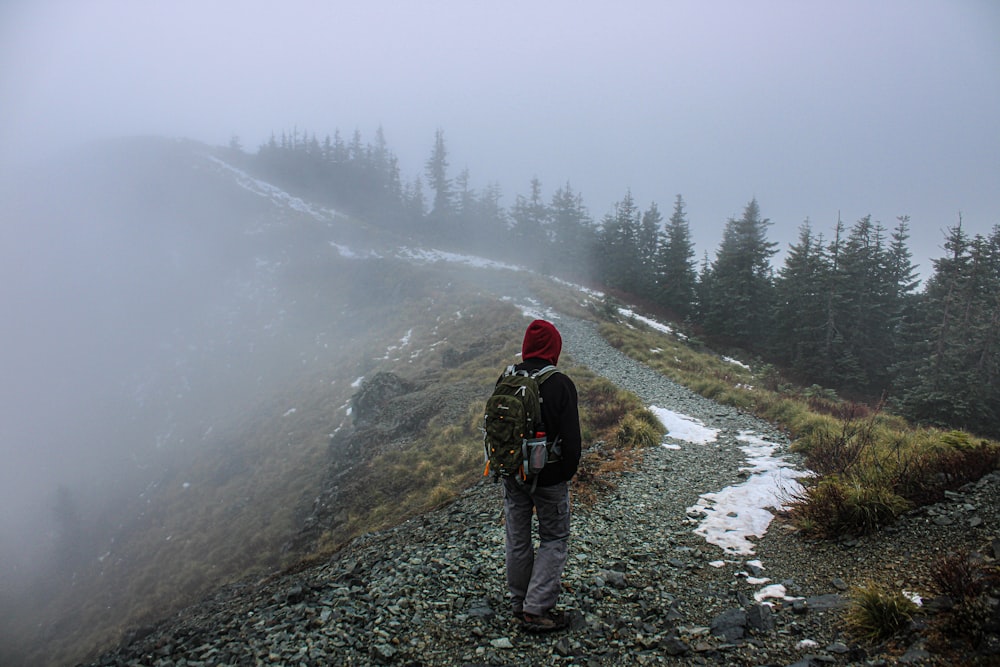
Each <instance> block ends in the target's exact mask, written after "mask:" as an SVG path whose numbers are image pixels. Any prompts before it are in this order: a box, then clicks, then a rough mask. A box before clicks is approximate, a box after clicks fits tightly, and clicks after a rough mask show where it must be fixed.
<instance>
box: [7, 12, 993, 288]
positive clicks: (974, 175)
mask: <svg viewBox="0 0 1000 667" xmlns="http://www.w3.org/2000/svg"><path fill="white" fill-rule="evenodd" d="M0 109H2V111H0V116H2V122H0V155H3V156H4V158H6V159H8V160H10V159H12V158H13V157H16V156H20V155H23V154H24V153H25V151H38V150H45V151H48V150H49V149H51V148H52V147H53V146H56V145H58V144H62V143H65V142H69V141H72V140H79V139H88V138H91V137H100V136H113V135H120V134H126V135H131V134H164V135H168V136H183V137H190V138H194V139H199V140H202V141H205V142H208V143H210V144H225V143H227V142H228V141H229V139H230V137H231V136H232V135H234V134H235V135H238V136H239V137H240V138H241V140H242V142H243V144H244V146H245V147H246V148H248V149H251V150H256V148H257V146H259V145H260V144H261V143H263V142H264V141H265V140H266V139H267V137H268V136H269V135H270V133H271V132H276V133H280V132H281V131H282V130H284V129H289V130H290V129H291V128H293V127H294V126H297V127H298V128H299V129H306V130H309V131H310V132H315V133H316V134H318V135H319V137H320V138H322V137H323V136H324V135H325V134H327V133H331V134H332V132H333V130H334V129H336V128H339V129H340V130H341V132H342V133H343V134H344V135H345V136H349V135H350V134H351V133H352V132H353V131H354V130H355V129H359V130H360V131H361V132H362V135H363V137H364V138H365V140H371V139H373V137H374V132H375V129H376V128H377V127H378V126H379V125H381V126H382V127H383V129H384V131H385V134H386V137H387V139H388V142H389V144H390V147H391V148H392V149H393V150H394V151H395V153H396V154H397V156H398V157H399V158H400V163H401V164H400V166H401V168H402V172H403V178H404V180H411V179H412V178H413V177H415V176H416V175H418V174H420V173H421V172H422V168H423V164H424V162H425V160H426V159H427V157H428V156H429V154H430V150H431V147H432V145H433V139H434V132H435V130H436V129H438V128H440V129H442V130H444V133H445V139H446V142H447V146H448V149H449V151H450V158H451V171H452V175H455V174H457V172H458V171H459V170H460V169H462V168H463V167H468V169H469V170H470V173H471V176H472V184H473V186H474V187H476V188H481V187H482V186H484V185H486V184H487V183H488V182H497V183H499V184H500V186H501V188H502V190H503V192H504V193H505V195H507V201H506V203H508V204H509V203H510V200H511V199H512V198H513V195H515V194H518V193H527V192H528V182H529V180H530V179H531V177H532V176H538V178H539V179H540V180H541V182H542V186H543V194H544V196H545V197H546V198H548V197H550V196H551V194H552V192H553V191H554V190H555V189H556V188H557V187H559V186H560V185H562V184H564V183H565V182H567V181H569V182H570V183H571V184H572V186H573V187H574V189H575V190H577V191H579V192H581V193H582V194H583V197H584V201H585V203H586V204H587V206H588V208H589V209H590V212H591V214H592V215H593V216H594V218H595V219H600V218H601V217H602V216H603V215H604V214H606V213H607V212H609V211H610V210H612V208H613V204H614V203H615V202H616V201H618V200H620V199H621V198H622V197H623V195H624V193H625V191H626V189H628V188H631V191H632V193H633V195H634V197H635V199H636V201H637V203H638V204H639V206H640V207H641V208H643V209H644V208H646V207H647V206H648V205H649V203H650V202H651V201H656V202H657V203H658V204H659V206H660V209H661V210H662V211H664V212H665V214H666V215H669V212H670V210H671V207H672V203H673V199H674V196H675V195H676V194H682V195H683V196H684V198H685V200H686V201H687V207H688V214H689V221H690V222H691V224H692V227H693V229H694V232H695V243H696V250H697V252H698V255H699V257H700V256H701V254H702V253H704V252H706V251H707V252H708V253H709V254H710V255H711V256H714V253H715V250H716V249H717V246H718V243H719V240H720V238H721V230H722V227H723V225H724V223H725V221H726V219H727V218H729V217H738V216H739V215H740V214H741V212H742V209H743V206H744V205H745V204H746V203H747V201H749V200H750V198H751V197H754V196H756V197H757V199H758V201H759V203H760V207H761V211H762V215H763V216H764V217H767V218H770V220H771V221H772V223H773V227H772V230H771V238H772V240H778V241H781V242H782V244H783V246H784V245H785V244H787V242H788V241H789V240H794V238H795V237H796V235H797V230H798V227H799V225H800V224H801V223H802V221H803V220H804V219H806V218H807V217H808V218H810V219H811V220H812V222H813V226H814V229H815V230H816V231H819V232H824V233H825V234H827V235H829V232H830V230H831V229H832V226H833V224H834V222H835V221H836V219H837V216H838V212H839V213H840V215H841V216H842V218H843V219H844V220H845V222H847V223H848V224H851V223H853V222H854V221H856V220H857V219H858V218H860V217H861V216H863V215H866V214H871V215H872V216H873V218H874V219H875V220H880V221H881V222H882V223H883V224H884V225H885V226H887V227H892V226H893V225H894V224H895V219H896V216H898V215H903V214H906V215H909V216H911V220H912V223H911V224H912V228H913V232H912V235H913V238H912V240H911V248H912V249H913V250H914V255H915V260H916V261H917V262H918V263H920V264H922V265H923V266H922V270H925V271H926V270H927V269H928V266H927V264H928V263H927V261H926V258H927V257H929V256H935V257H936V256H939V254H940V250H939V248H940V246H941V243H942V240H943V234H942V230H944V229H945V228H947V227H950V226H953V225H954V224H956V223H957V221H958V215H959V212H961V213H962V215H963V218H964V225H965V227H966V228H967V229H969V230H970V231H972V232H983V233H986V232H988V231H989V230H990V229H991V228H992V226H993V225H995V224H998V223H1000V127H998V119H1000V2H995V1H994V0H967V1H963V0H939V1H933V2H932V1H923V0H878V1H872V2H868V1H866V2H855V1H844V0H838V1H836V2H818V1H794V2H793V1H788V2H763V1H762V2H726V1H718V2H701V1H698V2H671V1H667V0H646V1H643V2H639V1H630V0H615V1H614V2H610V1H608V2H596V1H588V0H576V1H572V2H546V1H539V0H535V1H532V2H521V1H511V0H504V1H503V2H485V1H484V2H477V1H474V0H463V1H435V2H423V1H420V2H418V1H403V0H400V1H398V2H388V1H387V0H365V1H364V2H359V1H357V0H351V1H349V2H341V1H326V2H321V1H319V0H316V1H315V2H307V1H304V0H289V1H283V2H270V3H265V2H258V1H254V0H246V1H242V2H230V1H227V0H220V1H210V2H204V1H203V0H197V1H189V0H171V1H169V2H167V1H165V0H164V1H162V2H152V1H148V2H135V1H134V0H121V1H111V0H87V1H80V2H71V1H69V0H67V1H65V2H56V1H53V0H7V1H6V2H4V3H3V4H2V6H0Z"/></svg>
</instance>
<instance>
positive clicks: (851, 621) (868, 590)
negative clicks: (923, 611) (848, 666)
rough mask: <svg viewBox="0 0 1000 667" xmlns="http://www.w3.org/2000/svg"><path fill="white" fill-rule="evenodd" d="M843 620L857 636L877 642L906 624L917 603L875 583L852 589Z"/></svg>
mask: <svg viewBox="0 0 1000 667" xmlns="http://www.w3.org/2000/svg"><path fill="white" fill-rule="evenodd" d="M850 599H851V602H850V606H849V607H848V610H847V615H846V617H845V620H846V622H847V627H848V630H849V631H850V632H851V634H853V635H854V636H856V637H857V638H858V639H860V640H862V641H866V642H870V643H873V644H875V643H878V642H882V641H885V640H886V639H889V638H890V637H892V636H893V635H895V634H897V633H899V632H900V631H902V630H904V629H905V628H906V627H907V626H909V624H910V621H911V620H912V619H913V615H914V614H915V613H916V612H917V609H918V607H917V605H916V603H915V602H913V600H911V599H909V598H908V597H906V596H905V595H903V594H902V593H900V592H898V591H892V590H889V589H888V588H885V587H883V586H881V585H879V584H876V583H869V584H865V585H863V586H860V587H858V588H856V589H854V590H853V591H852V592H851V595H850Z"/></svg>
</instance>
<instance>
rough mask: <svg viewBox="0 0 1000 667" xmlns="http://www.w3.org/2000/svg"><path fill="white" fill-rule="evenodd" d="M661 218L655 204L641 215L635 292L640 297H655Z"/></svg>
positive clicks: (637, 243) (661, 242)
mask: <svg viewBox="0 0 1000 667" xmlns="http://www.w3.org/2000/svg"><path fill="white" fill-rule="evenodd" d="M662 227H663V216H662V215H661V214H660V209H659V208H658V207H657V206H656V202H651V203H650V204H649V208H647V209H646V211H645V212H644V213H643V214H642V218H641V219H640V223H639V227H638V229H637V230H636V231H637V234H636V236H637V238H636V252H637V265H636V271H637V273H638V275H637V276H636V291H637V293H638V294H639V295H640V296H643V297H645V298H647V299H652V298H654V297H655V296H656V287H657V284H658V280H657V275H656V273H657V267H658V262H657V257H658V256H659V251H660V248H661V246H662V245H663V229H662Z"/></svg>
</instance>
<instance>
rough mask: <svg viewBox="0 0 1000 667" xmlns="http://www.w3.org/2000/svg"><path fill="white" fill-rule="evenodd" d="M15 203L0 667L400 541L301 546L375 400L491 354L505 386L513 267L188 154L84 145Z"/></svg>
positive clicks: (366, 518)
mask: <svg viewBox="0 0 1000 667" xmlns="http://www.w3.org/2000/svg"><path fill="white" fill-rule="evenodd" d="M53 193H58V196H55V195H54V194H53ZM6 195H9V196H6ZM3 202H4V207H5V211H6V212H7V213H9V215H8V216H7V219H8V220H9V222H10V224H8V225H5V226H4V228H3V230H2V232H0V234H3V240H4V244H3V246H2V250H0V252H2V259H3V260H4V261H3V262H2V263H0V266H2V267H3V271H4V275H3V277H4V280H3V281H2V285H3V290H4V291H3V293H2V296H3V301H2V306H3V310H4V312H5V317H4V318H3V324H2V326H3V334H4V341H5V347H4V351H3V355H4V356H3V365H4V368H5V372H6V374H5V378H4V384H3V392H4V394H3V399H4V400H3V401H0V410H2V416H3V420H2V424H3V427H2V431H0V446H2V450H3V457H4V460H5V462H6V465H5V466H4V467H3V468H2V469H0V501H2V502H0V504H2V506H3V508H4V511H3V513H2V514H0V521H2V530H0V616H2V618H3V622H2V623H0V663H3V664H10V665H17V664H30V665H40V664H55V665H59V664H67V663H70V662H72V661H75V660H78V659H80V656H82V655H84V654H86V653H87V652H93V651H94V650H97V649H98V648H101V647H106V646H108V645H109V644H110V643H113V642H115V641H117V640H118V639H119V638H120V637H121V634H122V632H123V631H124V629H125V628H126V627H127V626H128V625H134V624H142V623H148V622H152V621H154V620H156V619H159V618H162V617H163V616H165V615H168V614H169V613H171V612H172V611H174V610H175V609H177V608H179V607H180V606H183V605H186V604H189V603H190V602H191V601H192V600H194V599H197V598H198V597H199V596H201V595H203V594H205V593H206V592H208V591H210V590H213V589H214V588H215V587H217V586H219V585H220V584H223V583H225V582H228V581H231V580H234V579H238V578H242V577H245V576H247V575H248V574H251V573H255V575H256V576H262V575H264V574H266V573H270V572H274V571H275V570H276V569H278V568H280V567H282V566H283V565H285V564H287V563H289V562H294V561H296V560H297V559H298V558H300V557H302V555H303V554H307V553H309V551H310V550H312V549H314V548H317V546H318V543H319V542H322V543H323V546H324V548H330V547H332V546H336V545H337V544H339V543H340V541H342V540H344V539H347V538H349V537H351V536H352V535H354V534H357V533H358V532H360V531H362V530H364V529H366V528H368V527H370V525H384V523H385V522H386V521H388V520H389V517H388V516H382V517H381V518H379V517H373V516H372V508H370V507H369V508H362V509H361V510H360V511H357V512H355V510H354V509H351V510H350V512H351V513H352V516H351V517H349V518H350V519H351V520H350V521H348V522H347V523H346V525H345V526H343V529H342V530H341V531H339V532H337V533H335V534H324V530H320V531H318V532H314V533H310V534H309V535H304V534H303V532H302V530H303V525H304V524H305V523H306V522H307V520H308V518H309V516H310V514H311V512H312V510H313V505H314V501H315V499H316V497H317V495H318V494H319V493H320V489H321V484H322V480H323V478H324V476H325V475H326V471H327V467H328V465H330V463H331V457H333V456H334V454H335V451H334V450H332V449H331V447H330V440H331V437H332V436H333V435H334V434H335V433H337V432H338V430H339V429H341V428H342V427H343V426H344V425H345V424H349V423H350V413H351V404H350V400H351V397H352V395H353V394H354V393H356V392H357V390H358V386H359V385H360V383H361V382H363V380H364V378H366V377H369V376H373V375H375V374H377V373H379V372H391V373H395V374H397V375H399V376H400V377H406V378H411V377H412V378H419V377H422V376H424V375H426V374H427V373H428V372H430V371H434V372H438V373H440V371H441V369H442V368H443V367H444V363H443V361H442V360H443V359H445V358H448V359H451V360H455V359H459V360H462V361H463V362H464V363H465V364H466V365H467V366H469V368H467V369H466V370H467V372H473V371H472V370H471V369H474V368H475V366H476V364H477V360H478V359H479V358H480V356H481V355H482V358H483V360H482V362H481V364H482V367H483V369H484V370H485V369H486V368H487V367H489V370H488V374H492V373H494V372H495V371H494V366H495V365H496V364H495V361H494V360H495V358H496V355H497V354H498V353H500V351H501V350H502V349H503V348H504V347H505V346H507V345H511V344H512V343H511V339H512V332H513V330H515V329H518V328H520V327H521V326H522V325H521V324H519V323H518V324H513V325H507V326H510V327H511V330H510V331H507V330H505V328H504V327H497V326H493V325H486V324H482V325H477V324H476V322H477V320H476V313H479V312H483V307H484V304H491V303H492V302H494V301H495V299H496V298H497V296H502V295H504V294H512V293H506V292H501V293H500V294H498V293H497V292H496V290H506V289H507V288H508V287H510V288H512V289H518V285H520V284H521V283H522V282H523V281H522V280H521V278H520V276H518V274H517V273H516V271H512V270H511V269H510V268H502V267H500V266H499V265H496V264H490V263H484V262H480V261H478V260H476V261H472V260H468V259H467V258H462V257H459V256H454V255H446V254H444V253H437V252H434V251H431V250H425V249H419V248H415V247H412V245H411V244H408V243H406V242H404V241H403V240H402V239H399V238H392V237H388V236H386V235H385V234H383V233H381V232H379V231H378V230H373V229H371V228H369V227H367V226H366V225H364V224H363V223H361V222H359V221H356V220H352V219H350V218H347V217H345V216H343V215H340V214H339V213H337V212H335V211H331V210H329V209H324V208H321V207H316V206H313V205H311V204H309V203H307V202H304V201H302V200H300V199H297V198H295V197H292V196H290V195H288V194H287V193H284V192H283V191H281V190H279V189H277V188H274V187H273V186H271V185H269V184H267V183H264V182H262V181H259V180H257V179H255V178H253V177H252V176H250V175H249V174H246V173H245V172H242V171H241V170H239V169H237V168H235V167H234V166H232V165H230V164H228V163H226V162H225V161H224V160H221V159H220V158H219V157H218V156H217V155H216V152H215V151H213V150H212V149H209V148H208V147H205V146H202V145H198V144H194V143H191V142H183V141H169V140H158V139H136V140H128V141H122V142H115V143H112V144H110V145H101V146H96V147H91V148H89V149H87V150H85V151H82V152H81V153H80V154H78V155H76V156H74V157H73V159H72V160H69V161H68V162H66V163H64V164H62V165H59V167H58V168H57V169H50V170H47V171H44V172H40V173H38V174H32V175H31V177H30V178H27V177H26V178H25V181H24V183H23V184H20V185H19V187H18V188H17V189H16V191H15V190H11V191H8V192H7V193H5V197H4V198H3ZM484 266H490V267H493V268H490V269H489V270H487V271H486V274H487V275H484V271H483V270H484ZM485 287H490V288H491V289H490V290H487V292H486V294H489V295H490V296H489V297H486V296H484V292H483V290H484V288H485ZM503 308H504V310H503V311H502V312H503V313H506V316H507V317H508V319H509V318H510V317H513V318H515V319H519V318H521V317H523V316H521V315H519V314H518V310H517V308H515V307H514V306H513V305H512V304H510V303H506V304H504V306H503ZM473 382H475V383H476V385H477V386H479V385H482V386H483V387H485V386H486V385H485V383H481V382H478V381H476V380H473ZM483 390H485V389H483ZM468 400H469V397H468V396H466V395H464V394H461V393H458V392H456V393H455V394H454V395H453V396H452V398H451V400H449V401H448V402H447V406H446V407H447V409H448V410H450V411H451V412H450V413H449V414H450V415H451V417H452V418H453V417H454V415H455V414H462V415H464V414H465V411H466V409H467V403H468ZM442 409H443V408H442ZM438 421H440V420H438ZM450 421H452V419H451V418H449V420H446V422H450ZM463 421H464V420H463ZM463 428H464V427H463ZM468 428H472V426H469V427H468ZM411 435H412V434H411ZM412 439H413V438H412V437H411V440H412ZM468 455H470V456H474V455H475V447H474V446H470V451H469V454H468ZM463 460H465V459H463V458H458V459H456V465H459V464H460V463H461V462H462V461H463ZM462 474H464V475H465V477H466V478H469V477H470V476H471V475H474V473H470V472H469V471H468V470H466V471H465V472H464V473H462ZM354 479H355V481H361V483H362V484H363V479H364V477H363V475H355V476H354ZM440 482H441V485H442V490H441V491H440V493H443V494H445V496H447V495H448V494H450V493H452V490H451V487H450V486H449V485H450V483H451V481H450V480H445V479H442V480H440ZM374 500H377V499H373V501H374ZM427 500H428V499H427V498H425V499H424V502H427ZM440 500H441V498H440V497H439V498H438V502H440ZM416 509H418V508H411V509H410V511H411V512H412V511H416ZM371 522H374V523H373V524H372V523H371Z"/></svg>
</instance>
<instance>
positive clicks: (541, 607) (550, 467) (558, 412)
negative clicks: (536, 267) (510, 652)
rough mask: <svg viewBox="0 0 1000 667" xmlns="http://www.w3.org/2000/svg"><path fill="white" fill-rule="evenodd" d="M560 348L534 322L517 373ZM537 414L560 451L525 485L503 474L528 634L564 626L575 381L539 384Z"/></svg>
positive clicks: (512, 567)
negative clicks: (561, 607)
mask: <svg viewBox="0 0 1000 667" xmlns="http://www.w3.org/2000/svg"><path fill="white" fill-rule="evenodd" d="M561 351H562V336H560V334H559V331H558V330H557V329H556V328H555V326H553V325H552V324H551V323H550V322H546V321H545V320H535V321H534V322H532V323H531V324H530V325H528V329H527V330H526V331H525V333H524V342H523V343H522V345H521V363H519V364H517V365H516V366H515V370H517V371H527V372H529V373H532V372H535V371H538V370H541V369H543V368H545V367H546V366H550V365H551V366H555V365H556V364H557V363H558V361H559V353H560V352H561ZM539 394H540V396H541V416H542V422H543V424H544V425H545V435H546V438H547V440H548V442H550V443H555V442H558V444H559V446H560V448H561V453H560V457H559V459H558V460H556V461H550V462H549V463H547V464H546V465H545V467H544V468H542V470H541V472H539V473H538V476H537V479H536V483H535V484H534V485H528V484H524V483H522V482H520V481H519V480H517V479H516V478H513V477H507V478H504V480H503V484H504V514H505V517H506V536H505V537H506V540H505V541H506V554H505V555H506V564H507V587H508V588H509V590H510V601H511V610H512V612H513V614H514V618H515V620H517V621H519V622H521V623H522V624H523V627H524V628H525V629H526V630H528V631H530V632H547V631H551V630H559V629H562V628H564V627H566V625H567V624H568V622H567V618H566V615H565V613H564V612H561V611H557V610H556V601H557V599H558V597H559V593H560V590H561V588H562V572H563V567H564V566H565V565H566V557H567V543H568V540H569V532H570V526H569V515H570V503H569V482H570V480H571V479H572V478H573V475H575V474H576V469H577V466H578V465H579V463H580V450H581V438H580V417H579V410H578V405H577V392H576V385H574V384H573V381H572V380H571V379H570V378H569V377H568V376H566V375H564V374H563V373H561V372H555V373H553V374H552V375H551V376H549V377H548V378H547V379H546V380H545V381H544V382H543V383H542V384H541V386H540V388H539ZM533 512H534V513H535V514H537V516H538V539H539V546H538V550H537V551H535V549H534V540H533V538H532V518H531V517H532V513H533Z"/></svg>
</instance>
